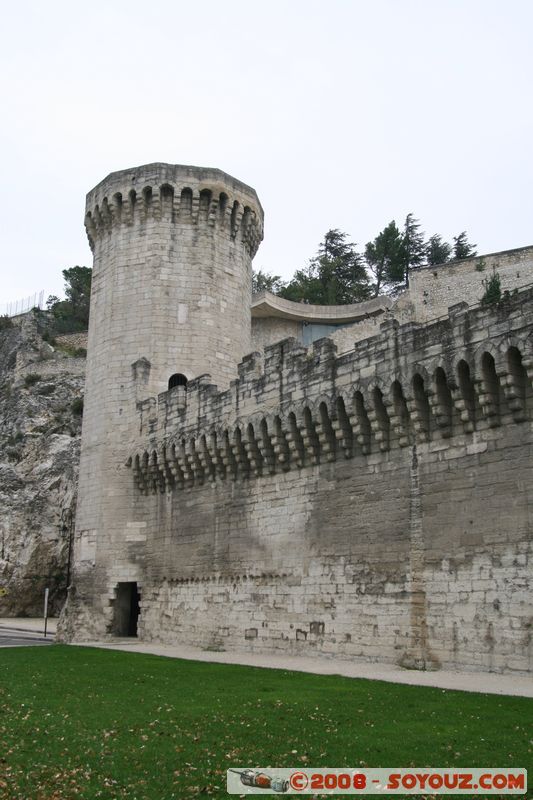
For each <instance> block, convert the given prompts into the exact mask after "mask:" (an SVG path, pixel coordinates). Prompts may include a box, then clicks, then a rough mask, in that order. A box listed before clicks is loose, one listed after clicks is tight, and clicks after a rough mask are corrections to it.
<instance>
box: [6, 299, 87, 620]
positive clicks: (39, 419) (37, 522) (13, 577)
mask: <svg viewBox="0 0 533 800" xmlns="http://www.w3.org/2000/svg"><path fill="white" fill-rule="evenodd" d="M43 334H44V339H43ZM45 339H48V341H45ZM75 344H76V345H77V344H78V343H77V342H76V343H75ZM84 379H85V358H84V351H83V350H82V349H80V348H75V347H73V346H72V345H71V344H70V345H69V342H68V340H67V341H66V340H65V337H62V341H61V342H60V343H59V344H58V343H54V342H53V340H51V339H50V337H49V336H47V335H46V321H45V319H44V318H43V315H42V314H36V313H30V314H28V315H26V316H25V317H24V318H23V319H22V320H21V321H20V322H19V324H15V325H13V327H8V328H6V329H4V330H2V331H0V616H17V615H19V616H24V615H28V616H33V615H39V614H41V613H42V609H43V598H44V590H45V588H46V587H48V588H49V589H50V604H49V609H50V612H51V613H58V612H59V610H60V609H61V606H62V604H63V602H64V600H65V596H66V587H67V582H68V572H69V550H70V541H71V535H72V529H73V519H74V512H75V503H76V488H77V475H78V463H79V446H80V433H81V415H82V410H83V386H84Z"/></svg>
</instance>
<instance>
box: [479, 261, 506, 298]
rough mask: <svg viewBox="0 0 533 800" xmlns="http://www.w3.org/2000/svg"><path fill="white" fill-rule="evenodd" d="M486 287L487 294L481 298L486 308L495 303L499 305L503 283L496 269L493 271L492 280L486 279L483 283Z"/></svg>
mask: <svg viewBox="0 0 533 800" xmlns="http://www.w3.org/2000/svg"><path fill="white" fill-rule="evenodd" d="M481 282H482V284H483V286H484V287H485V294H484V295H483V297H482V298H481V302H482V304H483V305H485V306H490V305H492V304H493V303H499V302H500V300H501V299H502V282H501V278H500V275H499V273H498V272H496V268H494V269H493V271H492V275H491V276H490V278H485V280H484V281H481Z"/></svg>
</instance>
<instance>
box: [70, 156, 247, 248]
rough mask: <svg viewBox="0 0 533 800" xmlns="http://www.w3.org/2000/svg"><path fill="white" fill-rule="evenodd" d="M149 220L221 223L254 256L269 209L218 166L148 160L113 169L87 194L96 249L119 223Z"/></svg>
mask: <svg viewBox="0 0 533 800" xmlns="http://www.w3.org/2000/svg"><path fill="white" fill-rule="evenodd" d="M148 220H156V221H160V220H166V221H167V222H171V223H180V224H193V225H196V226H198V227H205V228H206V229H209V228H214V227H217V228H219V229H221V230H225V231H227V233H228V235H229V236H230V237H231V238H232V239H236V238H239V239H240V240H242V242H243V244H244V245H245V246H246V248H247V249H248V251H249V252H250V255H251V256H252V258H253V256H254V255H255V253H256V251H257V248H258V247H259V244H260V243H261V241H262V239H263V209H262V207H261V204H260V202H259V200H258V198H257V195H256V193H255V191H254V190H253V189H252V188H250V187H249V186H246V184H244V183H241V181H238V180H236V179H235V178H232V177H231V176H230V175H227V174H226V173H224V172H222V171H221V170H218V169H204V168H201V167H188V166H182V165H179V164H159V163H156V164H147V165H144V166H142V167H136V168H133V169H130V170H123V171H121V172H113V173H111V174H110V175H108V176H107V178H105V179H104V180H103V181H102V182H101V183H99V184H98V186H96V187H95V188H94V189H93V190H92V191H91V192H89V194H88V195H87V201H86V213H85V228H86V231H87V237H88V239H89V244H90V246H91V249H92V250H94V246H95V241H96V240H97V238H98V237H99V236H100V235H103V234H104V233H106V232H109V231H111V230H112V229H113V228H114V227H116V226H121V225H126V226H132V225H135V224H143V223H146V222H147V221H148Z"/></svg>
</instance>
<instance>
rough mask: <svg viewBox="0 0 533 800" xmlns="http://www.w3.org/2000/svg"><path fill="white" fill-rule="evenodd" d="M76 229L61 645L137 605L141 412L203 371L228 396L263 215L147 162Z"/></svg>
mask: <svg viewBox="0 0 533 800" xmlns="http://www.w3.org/2000/svg"><path fill="white" fill-rule="evenodd" d="M85 225H86V229H87V235H88V238H89V242H90V245H91V249H92V251H93V254H94V268H93V285H92V293H91V315H90V324H89V342H88V353H87V375H86V393H85V407H84V420H83V434H82V453H81V463H80V478H79V500H78V508H77V517H76V540H75V541H76V543H75V550H74V579H73V587H72V590H71V593H70V597H69V602H68V604H67V608H66V613H65V616H64V621H63V628H64V631H65V635H66V636H68V637H69V638H71V637H72V636H73V635H74V633H75V628H76V627H77V626H78V625H81V627H82V628H83V632H84V635H87V633H88V632H89V631H90V632H91V633H92V634H94V635H97V636H98V635H102V634H105V633H106V632H110V631H112V630H113V626H115V627H116V626H117V622H116V620H117V609H118V607H119V605H120V604H123V605H124V606H127V605H128V604H131V603H135V598H132V597H131V596H129V595H128V594H127V593H126V594H124V595H123V596H117V586H119V585H128V584H130V583H131V585H132V586H133V585H135V583H134V582H136V581H138V580H139V579H142V570H143V563H142V557H141V556H140V550H139V546H138V545H139V544H140V543H142V541H143V537H145V536H146V534H145V532H144V529H145V528H146V524H147V523H146V520H145V519H144V513H145V512H144V511H143V508H142V507H141V506H138V505H137V501H136V498H135V496H134V493H133V485H132V479H131V470H128V468H127V466H126V462H127V459H128V456H129V454H130V453H131V448H132V444H133V442H134V441H135V436H136V435H137V433H138V415H137V409H136V405H137V403H138V402H139V401H142V400H143V399H146V398H148V397H154V396H157V395H158V394H159V393H161V392H163V391H166V390H167V389H168V388H169V381H170V386H180V385H185V384H186V382H187V381H189V380H191V379H192V378H195V377H197V376H199V375H201V374H205V373H208V374H209V375H210V376H211V379H212V381H213V382H214V383H216V384H218V386H219V387H220V388H225V387H226V386H228V385H229V382H230V381H231V380H232V379H233V378H235V377H236V372H237V364H238V362H239V360H240V359H241V358H242V356H243V355H244V354H246V353H248V352H249V351H250V350H251V322H250V304H251V262H252V258H253V256H254V255H255V252H256V250H257V248H258V246H259V243H260V241H261V239H262V230H263V211H262V208H261V205H260V203H259V200H258V198H257V195H256V193H255V191H254V190H253V189H251V188H250V187H248V186H246V185H245V184H243V183H241V182H240V181H238V180H235V179H234V178H232V177H230V176H229V175H226V174H225V173H224V172H221V171H220V170H218V169H203V168H199V167H188V166H181V165H173V164H161V163H156V164H148V165H145V166H141V167H137V168H134V169H128V170H123V171H121V172H114V173H112V174H111V175H109V176H108V177H107V178H105V179H104V180H103V181H102V182H101V183H99V184H98V186H96V187H95V188H94V189H93V190H92V191H91V192H89V194H88V195H87V205H86V217H85ZM181 391H182V390H179V389H178V391H177V392H176V402H178V403H179V402H182V399H183V398H182V399H181V400H180V392H181ZM125 613H126V611H125ZM118 628H120V624H119V625H118ZM114 632H115V633H121V632H122V633H124V632H126V633H127V631H121V630H119V629H118V630H115V631H114Z"/></svg>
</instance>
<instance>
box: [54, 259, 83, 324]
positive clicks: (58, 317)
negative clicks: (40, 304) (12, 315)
mask: <svg viewBox="0 0 533 800" xmlns="http://www.w3.org/2000/svg"><path fill="white" fill-rule="evenodd" d="M63 278H64V279H65V295H66V299H65V300H60V299H59V298H58V297H55V296H54V295H51V296H50V297H49V298H48V300H47V301H46V307H47V308H48V310H49V311H51V312H52V315H53V318H54V330H55V332H56V333H74V332H75V331H86V330H87V328H88V327H89V303H90V298H91V279H92V270H91V269H90V268H89V267H71V268H70V269H64V270H63Z"/></svg>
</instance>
